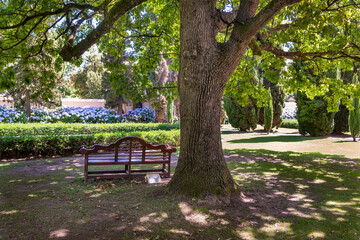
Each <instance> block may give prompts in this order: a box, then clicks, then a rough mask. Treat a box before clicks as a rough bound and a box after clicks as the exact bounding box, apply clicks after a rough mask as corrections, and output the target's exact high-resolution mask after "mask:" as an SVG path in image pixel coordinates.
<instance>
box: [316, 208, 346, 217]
mask: <svg viewBox="0 0 360 240" xmlns="http://www.w3.org/2000/svg"><path fill="white" fill-rule="evenodd" d="M322 209H323V210H325V211H328V212H331V213H332V214H334V215H340V216H344V215H345V214H347V211H345V210H343V209H341V208H327V207H322Z"/></svg>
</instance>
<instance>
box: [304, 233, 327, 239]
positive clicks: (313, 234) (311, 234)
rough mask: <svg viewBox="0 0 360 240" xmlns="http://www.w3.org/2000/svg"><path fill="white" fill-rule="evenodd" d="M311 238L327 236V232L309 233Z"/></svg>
mask: <svg viewBox="0 0 360 240" xmlns="http://www.w3.org/2000/svg"><path fill="white" fill-rule="evenodd" d="M307 236H308V237H309V238H311V239H316V238H325V236H326V234H325V233H324V232H312V233H309V234H308V235H307Z"/></svg>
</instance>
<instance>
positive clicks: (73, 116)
mask: <svg viewBox="0 0 360 240" xmlns="http://www.w3.org/2000/svg"><path fill="white" fill-rule="evenodd" d="M154 120H155V113H154V111H152V110H150V109H149V108H138V109H135V110H133V111H129V112H128V113H126V114H123V115H117V114H116V112H115V111H112V110H108V109H104V108H101V107H84V108H81V107H77V108H75V107H64V108H60V109H58V110H54V111H51V110H49V109H47V108H44V107H37V108H32V109H31V116H30V120H29V121H30V122H41V123H55V122H64V123H120V122H153V121H154ZM13 122H19V123H24V122H28V120H27V118H26V114H25V111H24V110H23V109H16V108H12V107H6V106H5V105H4V106H1V105H0V123H13Z"/></svg>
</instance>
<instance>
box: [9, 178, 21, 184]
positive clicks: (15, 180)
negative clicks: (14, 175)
mask: <svg viewBox="0 0 360 240" xmlns="http://www.w3.org/2000/svg"><path fill="white" fill-rule="evenodd" d="M16 182H23V180H22V179H13V180H10V181H9V183H16Z"/></svg>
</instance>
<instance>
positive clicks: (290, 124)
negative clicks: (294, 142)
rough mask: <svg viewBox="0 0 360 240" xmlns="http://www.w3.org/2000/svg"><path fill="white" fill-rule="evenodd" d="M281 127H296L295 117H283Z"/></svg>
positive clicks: (297, 126) (297, 125)
mask: <svg viewBox="0 0 360 240" xmlns="http://www.w3.org/2000/svg"><path fill="white" fill-rule="evenodd" d="M281 127H283V128H294V129H298V128H299V124H298V121H297V120H296V119H283V120H282V122H281Z"/></svg>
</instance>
